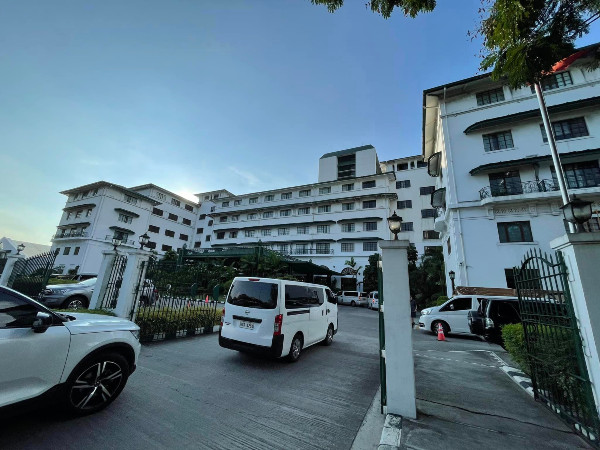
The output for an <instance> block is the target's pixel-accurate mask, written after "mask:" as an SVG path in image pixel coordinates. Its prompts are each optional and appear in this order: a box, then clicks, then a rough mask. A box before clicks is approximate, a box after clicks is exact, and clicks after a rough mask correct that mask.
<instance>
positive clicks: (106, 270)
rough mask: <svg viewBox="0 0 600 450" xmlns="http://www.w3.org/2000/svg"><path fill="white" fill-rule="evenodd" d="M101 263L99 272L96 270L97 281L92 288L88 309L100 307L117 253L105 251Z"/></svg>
mask: <svg viewBox="0 0 600 450" xmlns="http://www.w3.org/2000/svg"><path fill="white" fill-rule="evenodd" d="M102 255H103V256H102V263H101V264H100V270H98V279H97V280H96V285H95V286H94V293H93V294H92V298H91V299H90V305H89V308H90V309H96V308H99V307H100V304H101V303H102V299H103V298H104V293H105V292H106V287H107V286H108V282H109V280H110V273H111V271H112V267H113V264H114V262H115V256H117V253H116V252H115V251H114V250H110V251H109V250H105V251H103V252H102Z"/></svg>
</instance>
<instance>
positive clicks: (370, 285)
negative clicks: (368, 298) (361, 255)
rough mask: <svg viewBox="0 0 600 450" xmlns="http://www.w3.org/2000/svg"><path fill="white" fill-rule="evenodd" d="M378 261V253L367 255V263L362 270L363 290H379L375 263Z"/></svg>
mask: <svg viewBox="0 0 600 450" xmlns="http://www.w3.org/2000/svg"><path fill="white" fill-rule="evenodd" d="M378 263H379V253H374V254H372V255H371V256H369V264H368V265H367V266H366V267H365V270H363V289H364V290H365V292H371V291H377V290H379V285H378V279H377V278H378V274H377V264H378Z"/></svg>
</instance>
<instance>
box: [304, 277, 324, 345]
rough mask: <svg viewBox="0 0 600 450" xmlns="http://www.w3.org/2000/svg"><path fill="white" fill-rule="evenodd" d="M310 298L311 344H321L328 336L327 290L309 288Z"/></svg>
mask: <svg viewBox="0 0 600 450" xmlns="http://www.w3.org/2000/svg"><path fill="white" fill-rule="evenodd" d="M306 289H307V291H308V292H309V296H310V300H309V302H310V335H311V336H310V343H313V344H314V343H315V342H320V341H322V340H323V339H325V336H326V334H327V314H326V311H327V305H326V302H325V289H324V288H322V287H312V286H308V287H307V288H306Z"/></svg>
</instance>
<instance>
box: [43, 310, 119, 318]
mask: <svg viewBox="0 0 600 450" xmlns="http://www.w3.org/2000/svg"><path fill="white" fill-rule="evenodd" d="M53 311H56V312H60V313H63V312H74V313H85V314H101V315H104V316H113V317H116V314H115V313H114V312H112V311H106V310H104V309H85V308H79V309H53Z"/></svg>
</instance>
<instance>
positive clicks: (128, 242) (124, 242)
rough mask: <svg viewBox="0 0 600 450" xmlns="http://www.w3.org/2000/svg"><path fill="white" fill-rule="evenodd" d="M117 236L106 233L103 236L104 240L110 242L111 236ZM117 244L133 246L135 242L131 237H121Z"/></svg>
mask: <svg viewBox="0 0 600 450" xmlns="http://www.w3.org/2000/svg"><path fill="white" fill-rule="evenodd" d="M115 237H116V238H118V236H115V235H114V234H107V235H106V236H104V240H105V241H109V242H111V243H112V240H113V238H115ZM119 245H126V246H128V247H135V245H136V242H135V241H134V240H133V239H123V240H121V243H120V244H119Z"/></svg>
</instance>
